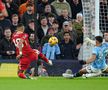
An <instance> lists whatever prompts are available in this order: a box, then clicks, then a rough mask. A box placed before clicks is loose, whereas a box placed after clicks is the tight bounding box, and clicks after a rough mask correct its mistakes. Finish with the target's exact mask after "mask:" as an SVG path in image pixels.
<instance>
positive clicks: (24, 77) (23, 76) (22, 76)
mask: <svg viewBox="0 0 108 90" xmlns="http://www.w3.org/2000/svg"><path fill="white" fill-rule="evenodd" d="M18 76H19V77H20V78H23V79H26V76H25V75H24V74H23V73H18Z"/></svg>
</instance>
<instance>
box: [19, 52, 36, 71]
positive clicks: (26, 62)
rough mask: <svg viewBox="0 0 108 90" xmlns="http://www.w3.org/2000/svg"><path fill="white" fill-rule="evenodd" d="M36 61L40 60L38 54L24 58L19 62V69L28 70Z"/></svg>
mask: <svg viewBox="0 0 108 90" xmlns="http://www.w3.org/2000/svg"><path fill="white" fill-rule="evenodd" d="M34 60H38V54H36V53H31V54H30V55H29V56H26V57H25V56H24V57H22V58H21V59H20V62H19V69H20V70H27V68H28V67H29V65H30V63H31V62H32V61H34Z"/></svg>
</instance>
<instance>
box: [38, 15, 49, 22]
mask: <svg viewBox="0 0 108 90" xmlns="http://www.w3.org/2000/svg"><path fill="white" fill-rule="evenodd" d="M42 19H47V17H46V16H45V15H41V16H40V18H39V21H41V20H42Z"/></svg>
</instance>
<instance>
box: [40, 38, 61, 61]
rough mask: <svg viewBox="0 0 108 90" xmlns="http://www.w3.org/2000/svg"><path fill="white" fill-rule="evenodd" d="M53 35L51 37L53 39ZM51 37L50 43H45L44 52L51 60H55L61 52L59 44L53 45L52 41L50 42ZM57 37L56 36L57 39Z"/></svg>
mask: <svg viewBox="0 0 108 90" xmlns="http://www.w3.org/2000/svg"><path fill="white" fill-rule="evenodd" d="M51 38H52V37H50V39H51ZM50 39H49V41H48V43H45V44H44V46H43V48H42V53H43V54H45V56H46V57H47V58H48V59H50V60H55V59H56V57H57V56H58V55H59V54H60V48H59V46H58V44H54V45H52V42H50ZM56 39H57V38H56V37H55V40H56Z"/></svg>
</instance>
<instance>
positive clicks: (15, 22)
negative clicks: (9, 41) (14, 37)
mask: <svg viewBox="0 0 108 90" xmlns="http://www.w3.org/2000/svg"><path fill="white" fill-rule="evenodd" d="M11 21H12V25H11V30H12V33H13V32H15V31H16V27H17V26H18V23H19V17H18V14H13V15H12V18H11Z"/></svg>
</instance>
